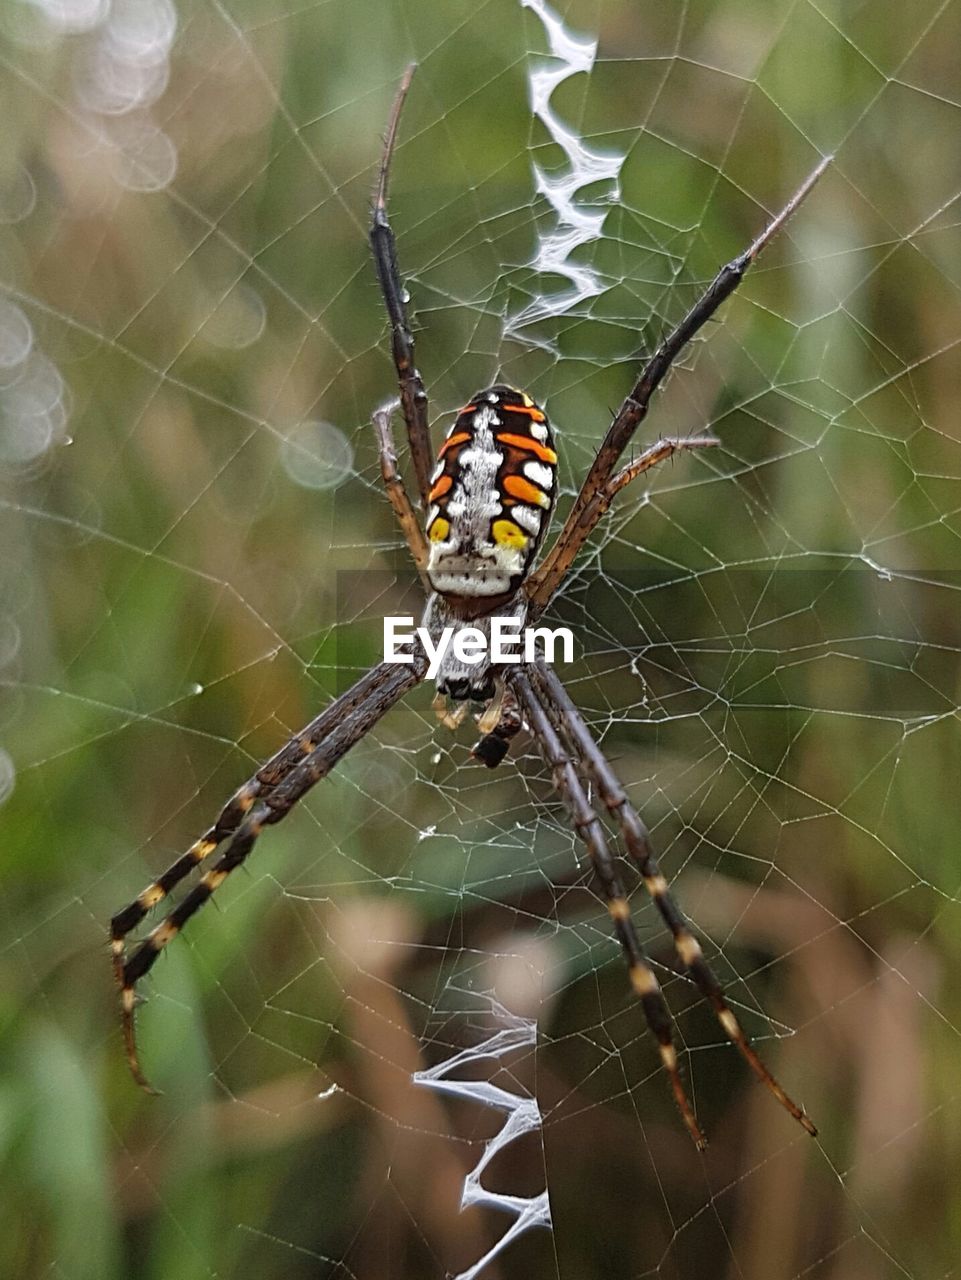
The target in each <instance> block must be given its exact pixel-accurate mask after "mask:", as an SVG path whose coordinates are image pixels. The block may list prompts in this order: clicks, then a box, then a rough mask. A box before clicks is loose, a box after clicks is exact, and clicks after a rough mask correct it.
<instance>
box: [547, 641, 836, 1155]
mask: <svg viewBox="0 0 961 1280" xmlns="http://www.w3.org/2000/svg"><path fill="white" fill-rule="evenodd" d="M532 676H533V680H534V685H535V689H536V691H537V694H538V696H539V698H540V701H541V705H542V706H543V708H544V709H545V711H546V713H547V715H548V718H549V719H550V721H551V723H552V725H553V726H554V727H555V729H556V730H557V731H558V732H559V733H560V734H561V735H562V737H563V738H564V739H566V741H567V742H568V743H569V745H570V747H571V749H572V751H573V753H574V754H575V756H576V757H577V758H578V759H579V760H580V762H581V765H582V767H583V769H584V772H585V773H586V775H587V777H588V778H589V780H590V782H591V784H592V785H593V786H594V787H595V788H596V790H597V794H598V795H599V796H600V797H601V800H602V801H603V803H604V806H605V808H606V809H607V811H608V813H610V815H611V817H612V818H613V819H614V821H615V822H616V823H617V825H618V827H619V829H620V832H621V838H622V839H623V841H624V846H625V848H626V849H627V852H628V854H629V855H630V857H631V859H632V860H633V861H634V862H635V864H636V865H637V868H638V870H639V871H640V873H641V876H642V878H643V880H644V885H645V887H646V888H647V891H648V893H649V894H650V895H651V899H652V900H653V902H654V905H655V906H656V907H657V910H658V912H659V913H660V915H661V918H662V920H663V921H664V923H665V924H666V925H667V927H668V929H670V931H671V936H672V938H673V940H674V948H675V950H676V952H677V955H678V958H679V959H680V961H681V963H682V964H683V965H684V967H685V968H686V969H687V970H688V972H689V973H690V975H691V977H692V978H693V979H694V982H695V984H696V985H697V988H698V990H699V991H700V992H701V994H702V995H703V996H704V997H705V999H706V1000H707V1001H708V1003H709V1004H710V1005H711V1007H712V1009H713V1010H714V1014H715V1016H716V1018H717V1020H718V1022H719V1023H720V1024H721V1027H722V1029H723V1031H724V1033H725V1035H726V1036H727V1037H728V1039H729V1040H730V1041H731V1042H732V1044H734V1045H735V1046H736V1048H737V1049H738V1051H739V1052H740V1054H741V1055H742V1057H743V1058H744V1060H745V1061H746V1062H747V1064H748V1065H749V1066H750V1068H751V1070H752V1071H753V1072H754V1074H755V1075H756V1076H757V1078H758V1079H759V1080H760V1081H761V1083H762V1084H764V1085H765V1087H766V1088H768V1089H769V1090H770V1091H771V1093H773V1094H774V1096H775V1098H777V1100H778V1102H779V1103H780V1104H781V1106H782V1107H784V1109H785V1110H786V1111H788V1112H789V1113H790V1114H791V1115H792V1116H793V1117H794V1119H795V1120H797V1122H798V1123H799V1124H800V1125H801V1126H802V1127H803V1128H804V1129H806V1130H807V1132H808V1133H809V1134H811V1136H812V1137H814V1136H816V1135H817V1129H816V1128H815V1125H814V1123H813V1121H812V1120H811V1118H810V1117H809V1116H808V1114H807V1113H806V1112H805V1110H804V1109H803V1107H800V1106H799V1105H798V1104H797V1103H796V1102H795V1101H794V1099H793V1098H791V1097H790V1096H789V1095H788V1094H787V1093H786V1092H785V1091H784V1089H783V1088H782V1087H781V1085H780V1084H779V1083H778V1081H777V1080H776V1079H775V1077H774V1076H773V1075H772V1074H771V1072H770V1071H769V1070H768V1068H767V1067H766V1066H765V1064H764V1062H763V1061H762V1060H761V1058H760V1057H759V1056H758V1054H757V1052H756V1051H755V1049H754V1048H753V1046H752V1045H751V1043H750V1041H749V1040H748V1038H747V1036H746V1035H745V1034H744V1031H743V1029H742V1027H741V1024H740V1022H738V1019H737V1017H736V1016H735V1013H734V1011H733V1009H732V1008H731V1007H730V1005H729V1004H728V1002H727V1000H726V999H725V997H724V990H723V988H722V986H721V984H720V982H719V981H718V979H717V977H716V976H715V974H714V972H713V970H712V969H711V967H710V965H709V964H708V963H707V961H706V960H705V958H704V953H703V951H702V949H701V945H700V943H699V942H698V941H697V939H696V938H695V937H694V934H693V933H692V932H691V928H690V925H689V924H688V921H687V918H686V917H685V915H684V912H683V911H682V910H681V908H680V907H679V906H678V904H677V903H676V902H675V901H674V899H673V897H672V896H671V893H670V890H669V889H668V884H667V881H666V880H665V878H664V876H663V874H662V873H661V869H660V867H659V865H658V862H657V857H656V856H655V853H654V849H653V846H652V844H651V840H650V836H649V834H648V831H647V827H646V826H645V824H644V821H643V819H642V818H641V816H640V814H639V813H638V812H637V810H636V809H635V808H634V806H633V805H632V804H631V803H630V801H629V799H628V797H627V793H626V792H625V790H624V788H623V787H622V786H621V783H620V782H619V781H618V778H617V776H616V774H615V773H614V771H613V769H612V768H611V766H610V765H609V764H608V762H607V759H606V758H605V756H604V754H603V752H602V751H601V749H600V747H598V745H597V743H596V742H595V741H594V738H593V736H592V735H591V732H590V730H589V729H588V727H587V725H586V724H585V723H584V720H583V717H582V716H581V714H580V712H579V711H578V709H577V707H576V706H575V705H574V703H573V701H572V700H571V697H570V695H569V694H568V692H567V690H566V689H565V688H564V685H563V684H562V683H561V680H560V678H559V677H558V675H557V673H556V672H555V671H552V670H551V668H550V667H549V666H548V665H547V663H546V662H544V661H543V660H540V659H539V660H538V661H537V662H536V663H535V664H534V666H533V668H532Z"/></svg>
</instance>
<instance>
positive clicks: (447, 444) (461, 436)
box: [437, 431, 470, 458]
mask: <svg viewBox="0 0 961 1280" xmlns="http://www.w3.org/2000/svg"><path fill="white" fill-rule="evenodd" d="M469 439H470V432H469V431H458V432H457V434H456V435H454V436H448V437H447V439H446V440H445V441H444V443H443V444H442V445H441V447H440V448H439V449H438V450H437V456H438V458H442V457H443V456H444V454H445V453H446V452H447V450H448V449H453V448H455V447H456V446H457V445H459V444H466V443H467V441H468V440H469Z"/></svg>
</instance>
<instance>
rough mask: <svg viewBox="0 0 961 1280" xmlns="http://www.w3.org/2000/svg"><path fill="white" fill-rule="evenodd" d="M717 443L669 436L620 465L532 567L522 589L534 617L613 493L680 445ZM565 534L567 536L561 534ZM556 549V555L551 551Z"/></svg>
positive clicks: (696, 446)
mask: <svg viewBox="0 0 961 1280" xmlns="http://www.w3.org/2000/svg"><path fill="white" fill-rule="evenodd" d="M720 443H721V442H720V440H718V438H717V437H716V436H687V437H674V436H669V437H667V438H665V439H663V440H656V441H655V442H654V444H651V445H648V447H647V448H646V449H645V450H644V452H643V453H642V454H640V456H639V457H637V458H635V459H634V461H633V462H631V463H629V464H628V465H627V466H626V467H622V468H621V470H620V471H618V472H617V474H616V475H614V476H612V477H611V479H610V480H608V481H607V482H606V483H605V484H604V485H603V487H602V488H600V489H598V490H597V492H596V493H595V494H594V496H593V498H592V499H591V500H590V502H589V503H588V504H587V505H586V506H585V508H584V511H583V513H582V515H581V518H580V520H579V521H578V523H577V524H576V525H573V526H570V527H569V522H568V523H567V524H565V526H564V530H563V532H562V535H561V536H562V537H564V541H563V545H561V537H559V538H558V540H557V542H556V543H555V545H554V549H553V550H552V551H551V554H550V556H549V557H548V560H545V562H544V564H543V565H542V566H541V567H540V568H539V569H537V570H535V572H534V573H532V574H531V576H530V577H529V578H528V579H527V581H526V583H525V584H524V590H525V591H526V592H527V595H528V597H529V598H530V601H531V607H532V611H533V613H534V616H535V617H536V616H537V615H539V614H540V613H541V612H542V611H543V609H544V606H545V605H546V604H547V602H548V601H549V600H550V598H551V596H553V594H554V592H555V591H556V590H557V588H558V587H559V586H560V584H561V582H562V581H563V580H564V578H565V576H566V574H567V571H568V569H570V567H571V565H572V564H573V563H574V559H575V557H576V556H577V553H578V552H579V551H580V549H581V547H582V546H583V545H584V543H585V542H586V541H587V539H588V538H589V537H590V536H591V533H592V532H593V530H594V526H595V525H596V524H597V522H598V520H600V518H601V516H603V515H604V514H605V512H606V511H607V510H608V509H609V508H610V505H611V503H612V502H613V501H614V498H615V496H616V495H617V494H618V493H620V491H621V490H622V489H623V488H624V487H625V486H626V485H629V484H630V483H631V481H632V480H635V479H636V478H637V477H638V476H639V475H641V474H642V473H643V472H645V471H649V470H650V469H651V467H656V466H657V465H658V463H661V462H666V461H667V459H668V458H673V457H674V454H675V453H678V452H680V450H682V449H704V448H707V447H709V446H710V445H715V444H720ZM565 534H566V536H564V535H565ZM555 551H556V553H557V554H556V555H555V554H554V553H555Z"/></svg>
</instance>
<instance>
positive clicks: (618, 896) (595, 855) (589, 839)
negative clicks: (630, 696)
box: [509, 667, 707, 1150]
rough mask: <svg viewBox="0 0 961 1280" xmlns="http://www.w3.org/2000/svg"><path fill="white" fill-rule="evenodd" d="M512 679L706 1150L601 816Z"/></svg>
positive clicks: (526, 686)
mask: <svg viewBox="0 0 961 1280" xmlns="http://www.w3.org/2000/svg"><path fill="white" fill-rule="evenodd" d="M509 679H510V681H511V684H512V686H513V688H514V690H515V691H516V693H517V696H518V699H519V700H520V703H521V705H522V706H523V708H524V714H525V716H526V717H527V721H528V724H529V725H530V728H531V731H532V732H533V734H534V737H535V738H536V740H537V744H538V746H539V747H540V751H541V754H542V755H543V757H544V760H545V762H546V763H547V764H548V765H549V766H550V769H551V771H552V773H553V777H554V786H555V788H556V790H557V792H558V794H559V796H560V797H561V799H562V800H563V802H564V804H565V806H566V808H567V811H568V813H569V814H570V817H571V821H572V822H573V824H574V828H575V830H576V831H577V834H578V836H579V837H580V838H581V840H582V841H583V842H584V844H585V846H586V848H587V852H588V854H589V855H590V859H591V864H592V866H593V868H594V874H595V875H596V877H597V880H598V882H599V883H600V886H601V889H602V891H603V893H604V898H605V900H606V902H607V910H608V912H609V914H610V917H611V920H612V922H613V925H614V932H615V933H616V935H617V940H618V942H619V943H620V944H621V949H622V951H623V952H624V957H625V959H626V961H627V969H628V974H629V975H630V980H631V986H632V987H633V989H634V992H635V994H636V995H637V996H638V998H639V999H640V1001H641V1004H642V1005H643V1008H644V1013H645V1015H646V1017H647V1024H648V1026H649V1027H650V1029H651V1031H652V1032H653V1034H654V1036H655V1037H656V1039H657V1045H658V1049H659V1051H660V1055H661V1062H662V1063H663V1064H664V1068H665V1070H666V1071H667V1074H668V1078H669V1079H670V1082H671V1090H672V1092H673V1094H674V1100H675V1102H676V1103H677V1106H678V1110H679V1111H680V1113H681V1116H682V1118H683V1120H684V1123H685V1125H686V1126H687V1129H688V1132H689V1133H690V1135H691V1137H692V1138H693V1139H694V1142H695V1144H696V1145H697V1147H698V1149H699V1150H702V1149H703V1148H704V1147H705V1146H706V1145H707V1140H706V1139H705V1137H704V1134H703V1133H702V1132H701V1129H700V1126H699V1125H698V1123H697V1120H696V1118H695V1116H694V1110H693V1108H692V1106H691V1103H690V1101H689V1099H688V1096H687V1093H686V1092H685V1089H684V1085H683V1084H682V1082H681V1076H680V1072H679V1071H678V1066H677V1050H676V1049H675V1047H674V1039H673V1035H672V1033H671V1015H670V1011H669V1010H668V1007H667V1004H666V1002H665V1000H664V996H663V994H662V992H661V988H660V984H659V983H658V981H657V977H656V976H655V974H654V970H653V969H652V968H651V966H650V963H649V961H648V959H647V956H646V955H645V953H644V948H643V947H642V945H641V942H640V939H639V938H638V936H637V933H636V931H635V929H634V924H633V922H632V920H631V909H630V906H629V905H628V901H627V897H626V895H625V892H624V886H623V885H622V883H621V881H620V878H619V876H618V874H617V870H616V867H615V863H614V859H613V857H612V856H611V851H610V848H609V847H608V844H607V840H606V838H605V835H604V828H603V827H602V826H601V823H600V820H599V819H598V817H597V814H596V813H595V812H594V810H593V809H592V808H591V805H590V802H589V801H588V798H587V795H586V793H585V791H584V788H583V786H582V784H581V780H580V778H579V777H578V775H577V770H576V769H575V768H574V763H573V761H572V759H571V756H570V755H569V754H568V752H567V751H566V750H565V748H564V746H563V744H562V743H561V740H560V738H559V737H558V734H557V732H556V730H555V729H554V726H553V724H552V723H551V720H550V717H549V716H548V714H547V712H546V711H545V709H544V707H543V705H542V704H541V701H540V695H539V694H538V693H537V692H536V691H535V689H534V687H533V686H532V684H531V682H530V680H529V679H528V677H527V675H526V673H525V671H524V670H523V669H522V668H520V667H514V668H513V669H512V670H511V672H510V676H509Z"/></svg>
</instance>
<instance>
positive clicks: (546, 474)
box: [524, 462, 554, 489]
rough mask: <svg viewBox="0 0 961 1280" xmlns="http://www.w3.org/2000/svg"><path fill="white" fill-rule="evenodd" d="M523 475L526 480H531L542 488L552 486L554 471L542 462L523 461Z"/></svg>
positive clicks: (551, 487)
mask: <svg viewBox="0 0 961 1280" xmlns="http://www.w3.org/2000/svg"><path fill="white" fill-rule="evenodd" d="M524 475H525V476H527V478H528V480H533V481H534V483H535V484H539V485H540V487H541V488H542V489H553V488H554V472H553V471H552V470H551V469H550V467H546V466H545V465H544V463H543V462H525V463H524Z"/></svg>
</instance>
